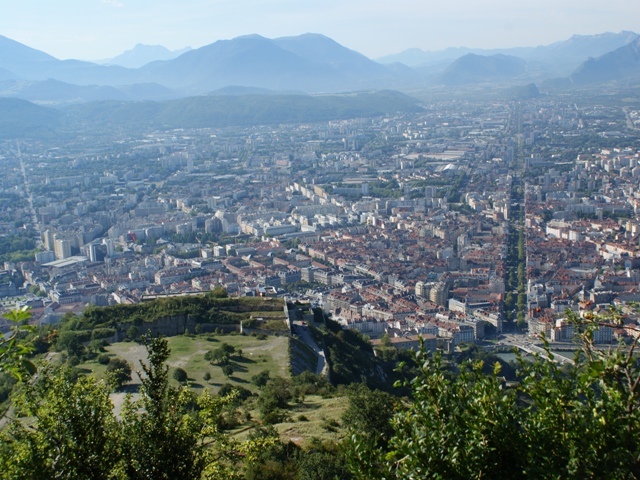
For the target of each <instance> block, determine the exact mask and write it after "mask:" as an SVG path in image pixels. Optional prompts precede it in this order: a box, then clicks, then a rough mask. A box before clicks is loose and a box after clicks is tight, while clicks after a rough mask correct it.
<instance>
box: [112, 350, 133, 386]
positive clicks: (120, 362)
mask: <svg viewBox="0 0 640 480" xmlns="http://www.w3.org/2000/svg"><path fill="white" fill-rule="evenodd" d="M107 376H108V377H109V382H110V383H111V385H112V386H113V387H114V388H115V389H116V390H118V389H120V388H122V386H123V385H124V384H125V383H127V382H129V381H131V365H129V362H127V361H126V360H124V359H122V358H117V357H114V358H112V359H110V360H109V364H108V365H107Z"/></svg>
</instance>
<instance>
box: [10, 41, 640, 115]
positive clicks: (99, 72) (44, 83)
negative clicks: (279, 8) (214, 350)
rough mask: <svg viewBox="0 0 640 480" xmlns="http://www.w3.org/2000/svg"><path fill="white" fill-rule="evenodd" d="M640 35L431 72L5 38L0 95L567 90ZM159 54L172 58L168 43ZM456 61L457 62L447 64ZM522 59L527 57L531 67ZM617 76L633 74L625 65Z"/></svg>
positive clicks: (332, 53) (321, 54) (302, 53)
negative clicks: (81, 56) (67, 54)
mask: <svg viewBox="0 0 640 480" xmlns="http://www.w3.org/2000/svg"><path fill="white" fill-rule="evenodd" d="M637 38H638V35H637V34H636V33H634V32H620V33H617V34H613V33H604V34H601V35H587V36H580V35H574V36H573V37H571V38H570V39H568V40H565V41H562V42H556V43H554V44H551V45H547V46H543V47H523V48H516V49H501V50H491V51H481V50H474V51H472V50H471V49H465V48H452V49H447V50H444V51H441V52H432V53H433V55H432V56H431V58H432V60H433V63H432V64H430V65H428V66H422V67H416V68H410V67H408V66H406V65H404V64H402V63H394V64H390V65H381V64H379V63H377V62H374V61H373V60H370V59H369V58H367V57H366V56H364V55H362V54H360V53H358V52H356V51H354V50H351V49H348V48H346V47H344V46H342V45H340V44H339V43H337V42H335V41H334V40H332V39H330V38H328V37H325V36H323V35H320V34H304V35H299V36H296V37H282V38H276V39H268V38H265V37H262V36H260V35H246V36H242V37H237V38H234V39H230V40H220V41H217V42H214V43H212V44H210V45H206V46H204V47H201V48H198V49H194V50H190V51H188V52H185V53H183V54H182V55H179V56H177V57H176V58H173V59H170V60H157V61H153V62H151V63H147V64H146V65H144V66H142V67H140V68H125V67H123V66H118V65H98V64H95V63H90V62H83V61H79V60H59V59H57V58H55V57H53V56H51V55H48V54H46V53H44V52H41V51H39V50H35V49H33V48H30V47H27V46H25V45H22V44H20V43H19V42H15V41H13V40H11V39H8V38H6V37H2V36H0V82H1V83H0V95H3V96H11V97H16V98H24V99H28V100H33V101H36V102H40V103H43V104H52V105H53V104H64V103H76V102H87V101H96V100H118V101H126V100H136V101H139V100H167V99H171V98H177V97H188V96H193V95H202V94H209V93H212V92H216V91H221V92H222V93H223V94H224V93H225V92H224V89H226V88H229V87H233V88H236V89H246V90H245V91H244V92H243V91H242V90H239V92H240V93H241V94H242V93H258V94H263V93H269V94H271V93H272V92H280V93H282V92H303V93H323V92H324V93H331V92H344V91H357V90H371V89H386V88H394V89H398V88H404V87H406V88H416V87H418V88H419V87H424V86H430V85H450V86H455V85H464V84H474V83H487V82H498V83H512V84H513V83H514V82H517V83H518V84H526V83H530V82H536V83H538V82H541V81H544V80H547V79H554V78H556V79H557V78H559V77H564V80H562V81H560V82H556V84H558V85H561V86H563V87H564V86H567V85H568V86H570V85H571V82H570V80H569V79H568V77H569V75H571V74H572V72H574V71H575V73H574V77H575V78H573V81H574V82H575V83H580V82H581V81H583V80H581V78H583V77H584V78H586V77H585V75H587V74H586V73H585V72H587V71H591V70H589V69H593V68H595V66H584V67H580V70H577V71H576V68H578V67H579V65H580V63H581V62H583V60H586V59H587V58H588V57H600V56H602V55H601V54H602V53H606V52H608V51H610V50H607V49H609V48H611V47H613V46H616V45H620V46H622V45H623V44H624V42H627V41H628V40H630V39H631V40H634V39H637ZM627 43H628V42H627ZM139 47H141V48H142V46H139ZM150 47H151V48H152V50H157V49H155V47H154V46H150ZM136 48H138V47H136ZM159 48H160V49H161V50H162V51H164V52H165V53H166V51H167V50H166V49H165V48H164V47H159ZM135 50H136V49H135V48H134V49H133V51H135ZM133 51H130V52H133ZM158 51H160V50H158ZM478 52H481V53H482V55H481V54H479V53H478ZM125 53H126V52H125ZM174 53H175V52H174ZM409 53H411V54H412V55H417V54H419V53H420V51H417V50H415V49H414V50H411V51H409ZM422 53H425V52H422ZM488 53H492V54H491V55H488ZM514 54H515V55H514ZM583 55H584V58H582V56H583ZM619 55H622V54H619ZM448 56H454V57H455V58H448V59H447V57H448ZM516 57H518V59H516ZM607 58H610V57H607ZM627 58H632V56H631V57H627ZM522 59H524V61H526V65H525V66H524V67H523V64H522V62H523V60H522ZM609 61H610V62H614V63H615V61H614V60H609ZM621 61H622V62H623V63H624V60H621ZM594 65H596V64H594ZM613 71H615V72H618V73H619V74H620V75H622V76H627V75H628V72H627V73H625V72H626V70H625V67H624V65H618V66H617V67H616V68H615V69H613V70H612V72H613ZM618 73H616V74H611V75H608V76H607V75H601V76H600V77H598V76H597V75H595V74H594V73H591V74H590V75H591V78H593V79H597V78H602V79H604V80H606V79H613V78H616V76H615V75H618ZM604 80H603V81H604ZM585 81H586V80H585ZM589 81H592V80H589ZM593 81H599V80H593ZM56 82H59V83H56ZM551 84H553V83H552V82H551V83H549V85H551ZM72 86H73V87H72ZM81 87H82V88H81Z"/></svg>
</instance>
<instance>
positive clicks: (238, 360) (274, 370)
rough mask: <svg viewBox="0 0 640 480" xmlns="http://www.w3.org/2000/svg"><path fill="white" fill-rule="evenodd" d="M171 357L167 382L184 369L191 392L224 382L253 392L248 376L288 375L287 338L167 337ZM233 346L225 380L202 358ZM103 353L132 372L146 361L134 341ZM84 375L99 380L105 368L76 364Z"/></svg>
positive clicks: (134, 381) (216, 387) (135, 380)
mask: <svg viewBox="0 0 640 480" xmlns="http://www.w3.org/2000/svg"><path fill="white" fill-rule="evenodd" d="M167 340H168V342H169V348H170V349H171V355H170V356H169V359H168V361H167V363H168V365H169V367H170V369H171V370H170V372H169V376H170V379H171V382H172V383H173V384H174V385H177V382H176V381H175V380H174V379H173V376H172V375H173V374H172V370H173V368H177V367H180V368H183V369H184V370H186V372H187V374H188V376H189V381H190V382H191V385H192V387H193V388H195V389H203V388H208V389H209V390H211V391H212V392H214V393H216V392H217V391H218V390H219V388H220V386H221V385H222V384H224V383H230V384H232V385H241V386H243V387H245V388H247V389H249V390H252V391H257V390H258V389H257V387H255V386H254V385H252V384H251V377H252V376H253V375H256V374H257V373H260V372H261V371H263V370H268V371H269V373H270V374H271V376H272V377H275V376H284V377H288V376H289V373H288V372H289V368H288V367H289V338H288V337H286V336H282V337H273V336H270V337H267V338H266V339H265V340H259V339H258V338H256V337H252V336H243V335H204V334H203V335H194V336H184V335H180V336H176V337H169V338H167ZM223 342H224V343H228V344H229V345H233V346H234V347H235V348H236V350H238V349H240V350H242V356H237V355H235V356H232V357H231V361H230V364H231V366H232V367H233V369H234V373H233V374H232V375H231V377H229V378H227V377H225V375H224V374H223V373H222V366H220V365H211V364H210V363H209V362H207V361H206V360H205V359H204V355H205V354H206V353H207V351H209V350H212V349H215V348H218V347H219V346H220V345H221V344H222V343H223ZM106 351H107V353H108V354H109V355H110V356H112V357H120V358H124V359H125V360H127V361H128V362H129V364H130V365H131V366H132V369H133V371H134V372H135V371H137V370H141V367H140V360H143V361H146V358H147V352H146V349H145V347H144V346H143V345H140V344H138V343H134V342H120V343H115V344H113V345H110V346H108V347H106ZM79 368H81V369H82V370H83V371H84V372H85V373H90V372H92V373H94V375H95V376H96V377H98V378H103V377H104V373H105V369H106V367H105V366H104V365H100V364H99V363H98V362H97V361H95V360H94V361H90V362H87V363H84V364H81V365H79ZM206 372H209V374H210V375H211V379H210V380H209V382H205V381H204V379H203V377H204V374H205V373H206ZM132 377H133V379H132V382H131V383H132V384H134V385H135V384H138V383H139V379H138V377H137V375H136V374H135V373H134V374H133V375H132Z"/></svg>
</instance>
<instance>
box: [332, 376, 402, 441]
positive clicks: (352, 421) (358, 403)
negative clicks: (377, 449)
mask: <svg viewBox="0 0 640 480" xmlns="http://www.w3.org/2000/svg"><path fill="white" fill-rule="evenodd" d="M347 398H348V404H347V409H346V410H345V411H344V413H343V414H342V421H343V423H344V424H345V425H348V426H349V429H350V430H351V431H352V432H362V434H364V435H367V436H370V437H372V438H373V440H374V441H375V442H376V443H379V444H381V445H386V444H387V442H388V441H389V439H390V438H391V436H392V435H393V428H392V427H391V418H392V417H393V414H394V411H395V407H396V404H397V398H396V397H394V396H393V395H391V394H389V393H386V392H383V391H381V390H371V389H370V388H369V387H367V385H365V384H363V383H359V384H356V385H352V386H350V387H349V388H348V390H347Z"/></svg>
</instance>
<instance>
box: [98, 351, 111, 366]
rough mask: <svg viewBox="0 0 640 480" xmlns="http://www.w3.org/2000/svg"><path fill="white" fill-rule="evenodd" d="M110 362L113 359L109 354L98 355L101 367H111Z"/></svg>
mask: <svg viewBox="0 0 640 480" xmlns="http://www.w3.org/2000/svg"><path fill="white" fill-rule="evenodd" d="M110 360H111V357H109V355H108V354H107V353H101V354H100V355H98V363H99V364H100V365H109V361H110Z"/></svg>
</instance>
